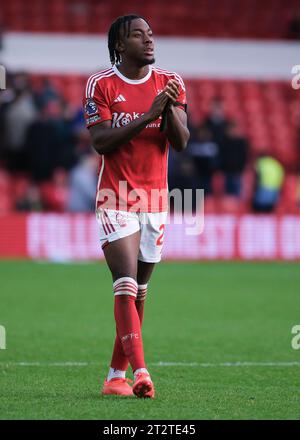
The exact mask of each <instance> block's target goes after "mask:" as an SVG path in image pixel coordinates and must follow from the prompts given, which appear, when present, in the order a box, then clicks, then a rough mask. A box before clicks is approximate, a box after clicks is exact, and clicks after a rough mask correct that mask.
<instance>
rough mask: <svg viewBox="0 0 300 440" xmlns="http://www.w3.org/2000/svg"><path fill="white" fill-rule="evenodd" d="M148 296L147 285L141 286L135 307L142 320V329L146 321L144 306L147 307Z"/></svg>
mask: <svg viewBox="0 0 300 440" xmlns="http://www.w3.org/2000/svg"><path fill="white" fill-rule="evenodd" d="M146 296H147V284H139V285H138V293H137V297H136V300H135V306H136V309H137V312H138V315H139V318H140V324H141V327H142V324H143V320H144V305H145V299H146Z"/></svg>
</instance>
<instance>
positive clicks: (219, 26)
mask: <svg viewBox="0 0 300 440" xmlns="http://www.w3.org/2000/svg"><path fill="white" fill-rule="evenodd" d="M131 3H132V4H131ZM196 3H197V2H196V1H194V2H193V1H192V0H189V1H187V2H181V1H178V0H176V1H174V5H172V8H169V5H168V4H167V2H166V3H164V2H159V4H158V2H157V1H156V0H155V1H153V2H151V4H150V3H149V4H145V5H139V12H140V13H141V14H142V15H144V16H146V17H150V20H151V22H152V23H153V26H154V28H155V31H156V33H157V34H159V35H174V34H175V35H192V36H206V37H221V38H222V37H232V38H264V39H286V40H299V39H300V11H299V5H298V2H297V1H290V2H284V1H282V0H274V1H269V0H265V1H264V2H259V1H256V0H254V1H253V0H251V1H248V0H242V1H241V2H240V3H241V4H242V5H241V4H239V7H238V6H237V2H235V1H234V0H230V1H226V2H220V4H219V3H218V8H217V9H214V8H213V4H214V2H212V1H204V0H201V8H197V7H196V6H197V5H198V3H197V5H196ZM42 4H43V5H44V6H42ZM24 5H25V3H24V2H22V1H21V0H13V1H11V2H7V3H5V4H4V5H3V11H2V13H3V16H2V28H3V29H4V31H5V30H13V31H30V32H36V31H46V32H76V33H80V32H81V33H89V32H94V33H99V32H102V33H106V31H107V28H108V26H109V24H110V23H111V21H112V20H113V19H114V18H115V17H116V16H117V15H121V14H122V13H125V12H128V10H135V7H136V5H137V2H135V1H133V0H132V1H131V2H129V3H128V4H126V7H125V6H124V5H121V4H120V3H119V2H113V3H112V4H111V5H110V3H109V2H105V1H99V2H94V1H92V0H89V1H86V2H83V1H75V2H70V1H68V0H53V1H52V2H51V3H48V4H47V5H46V6H45V3H44V2H41V1H40V0H34V1H32V2H30V4H29V3H28V4H27V5H26V8H25V6H24ZM113 5H115V6H114V7H115V10H114V8H113ZM193 6H194V7H193ZM223 6H224V7H223ZM122 8H123V9H122ZM212 9H214V10H212ZM237 10H239V11H241V10H242V11H243V13H242V14H239V17H238V20H236V19H235V18H236V11H237ZM187 14H188V15H189V17H187ZM167 16H168V18H169V19H168V20H166V17H167ZM207 17H213V20H210V21H208V20H207ZM187 18H188V19H187ZM254 20H255V23H256V25H255V27H253V21H254ZM0 21H1V20H0ZM187 23H188V26H187ZM184 80H185V82H186V86H187V90H188V110H189V116H190V117H189V124H190V132H191V138H190V142H189V145H188V148H187V150H186V152H185V153H184V154H181V155H178V154H176V153H174V152H173V151H171V153H170V156H169V187H170V189H172V188H181V189H184V188H194V189H196V188H203V189H204V190H205V194H206V207H205V209H206V211H207V212H222V213H224V212H225V213H226V212H229V213H244V212H251V211H255V212H273V211H274V212H277V213H283V212H284V213H299V211H300V178H299V175H300V94H299V93H296V92H295V91H294V90H293V89H292V88H291V85H290V84H288V83H286V82H284V81H265V82H260V81H255V80H253V81H249V80H228V79H227V80H224V81H222V80H212V79H199V80H198V79H193V80H192V79H188V78H184ZM85 81H86V78H84V77H82V76H76V75H73V76H69V75H39V74H32V73H30V74H29V73H26V72H19V73H16V72H14V73H10V74H8V76H7V88H6V90H5V91H1V93H0V213H6V212H11V211H56V212H64V211H73V212H76V211H93V209H94V197H95V188H96V184H97V171H98V159H97V155H96V153H94V152H93V150H92V148H91V146H90V140H89V134H88V131H87V130H86V128H85V125H84V121H83V114H82V108H81V99H80V97H81V93H82V91H83V87H84V83H85Z"/></svg>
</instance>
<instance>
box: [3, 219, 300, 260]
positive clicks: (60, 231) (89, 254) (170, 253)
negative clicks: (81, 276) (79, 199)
mask: <svg viewBox="0 0 300 440" xmlns="http://www.w3.org/2000/svg"><path fill="white" fill-rule="evenodd" d="M190 217H191V218H190V221H191V219H192V216H190ZM175 223H176V219H175V221H174V217H172V218H171V222H170V224H169V225H168V226H167V227H166V232H165V237H164V251H163V258H164V259H165V260H289V261H292V260H300V215H283V216H273V215H256V216H255V215H241V216H236V215H214V214H208V215H206V216H205V221H204V232H203V233H202V234H200V235H187V233H186V225H185V224H175ZM0 231H1V233H0V258H28V259H33V260H49V261H57V262H65V261H66V262H67V261H86V260H97V259H103V253H102V251H101V248H100V243H99V238H98V232H97V223H96V220H95V216H94V215H92V214H51V213H49V214H45V213H44V214H40V213H33V214H10V215H4V216H1V217H0Z"/></svg>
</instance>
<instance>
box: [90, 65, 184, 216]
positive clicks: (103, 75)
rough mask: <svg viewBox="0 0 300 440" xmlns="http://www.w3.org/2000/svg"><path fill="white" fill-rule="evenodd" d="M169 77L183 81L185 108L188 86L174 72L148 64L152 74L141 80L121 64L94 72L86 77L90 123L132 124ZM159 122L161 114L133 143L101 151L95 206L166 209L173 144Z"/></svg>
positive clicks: (123, 208)
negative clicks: (123, 70) (126, 72)
mask: <svg viewBox="0 0 300 440" xmlns="http://www.w3.org/2000/svg"><path fill="white" fill-rule="evenodd" d="M169 79H176V80H177V81H178V82H179V84H180V95H179V97H178V99H177V100H178V102H179V103H181V104H182V108H183V109H185V108H186V93H185V86H184V83H183V81H182V79H181V77H180V76H179V75H177V74H176V73H174V72H169V71H166V70H162V69H160V68H157V67H153V66H149V72H148V74H147V75H146V76H145V77H144V78H142V79H140V80H131V79H129V78H126V77H125V76H124V75H122V73H121V72H120V71H119V70H118V68H117V67H116V66H113V67H112V68H110V69H106V70H102V71H100V72H98V73H95V74H94V75H92V76H90V78H89V79H88V81H87V84H86V89H85V96H84V100H83V101H84V102H83V106H84V114H85V119H86V124H87V127H91V126H93V125H96V124H98V123H100V122H103V121H107V120H110V121H111V124H112V127H113V128H114V127H116V129H117V128H118V127H122V126H125V125H126V124H129V123H130V122H131V121H133V120H134V119H136V118H139V117H140V116H141V115H142V114H143V113H145V112H147V111H148V110H149V109H150V107H151V104H152V102H153V100H154V98H155V96H156V95H157V94H159V93H160V92H161V91H162V90H163V89H164V88H165V86H166V84H167V82H168V80H169ZM160 122H161V117H160V118H159V119H157V120H156V121H152V122H151V123H150V124H148V125H147V127H146V128H145V129H144V130H142V131H141V132H140V133H139V134H138V135H137V136H135V137H133V138H132V139H131V140H130V141H129V142H128V143H126V144H124V145H122V146H120V147H119V148H118V149H116V150H114V151H112V152H110V153H106V154H105V155H103V154H102V155H101V158H100V166H99V179H98V187H97V198H96V209H97V208H99V207H100V206H102V207H106V208H111V209H120V210H123V211H124V210H125V211H128V210H137V211H144V212H159V211H166V210H167V208H168V200H167V165H168V164H167V162H168V148H169V147H168V141H167V138H166V135H165V133H163V132H160V130H159V126H160ZM113 194H115V200H114V196H113ZM158 194H159V196H158Z"/></svg>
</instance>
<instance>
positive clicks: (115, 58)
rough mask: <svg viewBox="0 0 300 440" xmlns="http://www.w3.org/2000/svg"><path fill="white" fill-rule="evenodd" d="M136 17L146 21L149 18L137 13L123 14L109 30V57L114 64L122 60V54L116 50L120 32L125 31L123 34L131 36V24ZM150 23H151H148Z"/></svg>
mask: <svg viewBox="0 0 300 440" xmlns="http://www.w3.org/2000/svg"><path fill="white" fill-rule="evenodd" d="M136 18H141V19H143V20H144V21H145V22H146V23H148V22H147V20H145V19H144V17H141V16H140V15H136V14H129V15H122V16H121V17H118V18H117V19H116V20H115V21H114V22H113V23H112V24H111V26H110V28H109V31H108V50H109V58H110V62H111V64H112V65H114V64H119V63H120V62H121V55H120V53H119V52H118V51H117V50H116V44H117V41H118V40H119V38H120V32H121V30H122V31H123V34H124V35H126V36H127V37H129V33H130V26H131V22H132V20H135V19H136ZM148 24H149V23H148Z"/></svg>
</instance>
